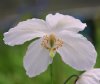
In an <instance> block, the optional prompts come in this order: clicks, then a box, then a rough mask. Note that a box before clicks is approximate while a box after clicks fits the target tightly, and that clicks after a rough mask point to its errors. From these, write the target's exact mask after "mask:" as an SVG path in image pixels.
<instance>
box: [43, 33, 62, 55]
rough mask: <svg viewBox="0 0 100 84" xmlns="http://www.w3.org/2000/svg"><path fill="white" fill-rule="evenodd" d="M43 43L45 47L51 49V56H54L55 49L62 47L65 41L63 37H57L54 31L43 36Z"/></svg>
mask: <svg viewBox="0 0 100 84" xmlns="http://www.w3.org/2000/svg"><path fill="white" fill-rule="evenodd" d="M41 45H42V46H43V47H44V48H46V49H48V50H49V52H50V56H51V57H54V55H55V54H54V53H55V51H56V50H57V49H58V48H60V47H62V45H63V41H62V40H61V39H59V38H57V37H56V36H55V34H53V33H52V34H50V35H45V36H44V37H43V40H42V43H41Z"/></svg>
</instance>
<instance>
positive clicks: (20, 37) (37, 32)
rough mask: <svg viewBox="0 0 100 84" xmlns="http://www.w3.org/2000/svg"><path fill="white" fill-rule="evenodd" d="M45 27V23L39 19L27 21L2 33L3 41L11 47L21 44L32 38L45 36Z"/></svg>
mask: <svg viewBox="0 0 100 84" xmlns="http://www.w3.org/2000/svg"><path fill="white" fill-rule="evenodd" d="M46 27H47V25H46V23H45V21H43V20H41V19H29V20H27V21H23V22H20V23H19V24H18V25H17V26H16V27H14V28H11V29H10V30H9V31H8V32H6V33H4V41H5V43H6V44H8V45H11V46H14V45H18V44H23V43H24V42H26V41H29V40H32V39H33V38H36V37H42V36H43V35H45V33H46V29H47V28H46Z"/></svg>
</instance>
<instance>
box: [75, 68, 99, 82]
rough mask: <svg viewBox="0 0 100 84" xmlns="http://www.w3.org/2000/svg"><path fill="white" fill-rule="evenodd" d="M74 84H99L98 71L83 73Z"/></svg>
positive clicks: (92, 70)
mask: <svg viewBox="0 0 100 84" xmlns="http://www.w3.org/2000/svg"><path fill="white" fill-rule="evenodd" d="M76 84H100V69H99V68H97V69H91V70H88V71H86V72H85V73H83V74H82V75H81V76H80V78H79V79H78V80H77V81H76Z"/></svg>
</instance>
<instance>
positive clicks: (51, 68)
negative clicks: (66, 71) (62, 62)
mask: <svg viewBox="0 0 100 84" xmlns="http://www.w3.org/2000/svg"><path fill="white" fill-rule="evenodd" d="M50 75H51V84H53V63H52V64H50Z"/></svg>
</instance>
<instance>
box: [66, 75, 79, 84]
mask: <svg viewBox="0 0 100 84" xmlns="http://www.w3.org/2000/svg"><path fill="white" fill-rule="evenodd" d="M73 77H76V80H77V79H78V78H79V76H78V75H72V76H70V77H69V78H68V79H66V81H65V82H64V84H66V83H67V82H68V81H69V80H70V79H71V78H73ZM76 80H75V83H76Z"/></svg>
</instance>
